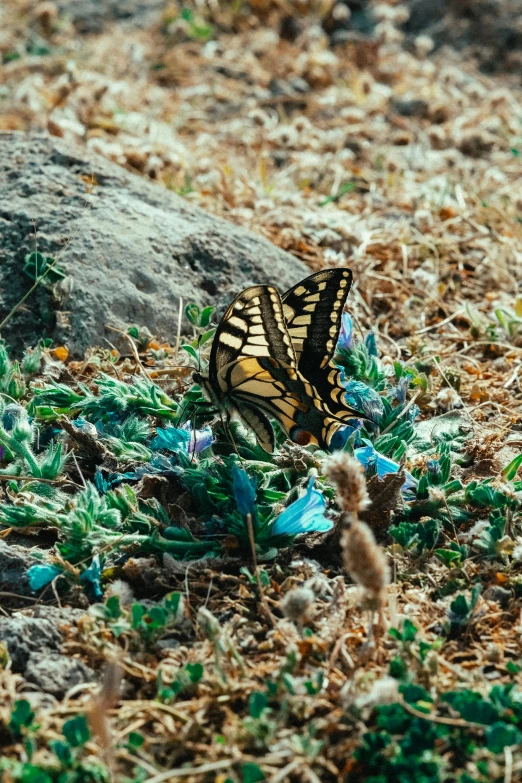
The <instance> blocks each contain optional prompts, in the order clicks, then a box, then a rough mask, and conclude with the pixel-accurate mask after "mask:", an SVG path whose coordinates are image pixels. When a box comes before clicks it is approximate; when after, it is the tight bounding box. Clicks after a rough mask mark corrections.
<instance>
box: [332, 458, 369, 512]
mask: <svg viewBox="0 0 522 783" xmlns="http://www.w3.org/2000/svg"><path fill="white" fill-rule="evenodd" d="M323 467H324V473H325V475H326V477H327V479H328V481H330V482H331V483H332V484H334V485H335V487H336V489H337V502H338V504H339V506H340V507H341V509H342V510H343V511H344V513H345V514H349V513H351V514H357V513H358V512H359V511H362V510H363V509H365V508H366V507H367V506H369V505H370V498H369V497H368V492H367V491H366V479H365V478H364V471H363V468H362V465H361V464H360V463H359V462H357V460H356V459H355V458H354V457H350V455H349V454H347V453H346V452H345V451H338V452H337V453H336V454H333V455H332V456H331V457H329V458H328V459H327V460H326V462H325V464H324V466H323Z"/></svg>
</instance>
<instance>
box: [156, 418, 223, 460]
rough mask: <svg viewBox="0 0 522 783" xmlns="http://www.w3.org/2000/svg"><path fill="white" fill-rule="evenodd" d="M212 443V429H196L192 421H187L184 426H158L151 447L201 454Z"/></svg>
mask: <svg viewBox="0 0 522 783" xmlns="http://www.w3.org/2000/svg"><path fill="white" fill-rule="evenodd" d="M211 444H212V430H211V429H210V427H205V428H204V429H202V430H194V428H193V426H192V423H191V422H190V421H187V422H186V423H185V424H183V426H182V427H164V428H163V427H158V428H157V429H156V437H155V438H154V440H153V441H152V443H151V444H150V445H151V448H152V449H155V450H158V449H165V450H166V451H173V452H175V451H184V452H186V453H187V454H200V453H201V452H202V451H204V450H205V449H208V447H209V446H210V445H211Z"/></svg>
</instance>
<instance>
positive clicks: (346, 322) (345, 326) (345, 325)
mask: <svg viewBox="0 0 522 783" xmlns="http://www.w3.org/2000/svg"><path fill="white" fill-rule="evenodd" d="M352 343H353V321H352V317H351V315H350V314H349V313H343V314H342V318H341V330H340V332H339V338H338V340H337V350H338V351H349V350H350V349H351V347H352Z"/></svg>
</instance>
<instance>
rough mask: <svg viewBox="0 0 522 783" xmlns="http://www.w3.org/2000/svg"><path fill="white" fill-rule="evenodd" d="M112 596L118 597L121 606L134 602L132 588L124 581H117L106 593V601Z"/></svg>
mask: <svg viewBox="0 0 522 783" xmlns="http://www.w3.org/2000/svg"><path fill="white" fill-rule="evenodd" d="M112 595H117V596H118V598H119V599H120V606H127V605H128V604H131V603H132V602H133V601H134V593H133V591H132V587H131V586H130V584H129V583H128V582H124V580H123V579H115V580H114V582H112V583H111V584H110V585H109V586H108V588H107V590H106V591H105V596H104V597H105V599H107V598H110V597H111V596H112Z"/></svg>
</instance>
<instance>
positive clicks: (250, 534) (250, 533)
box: [246, 514, 277, 628]
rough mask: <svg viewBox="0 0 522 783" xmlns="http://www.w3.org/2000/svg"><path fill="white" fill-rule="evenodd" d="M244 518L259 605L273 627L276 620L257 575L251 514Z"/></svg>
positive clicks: (275, 624)
mask: <svg viewBox="0 0 522 783" xmlns="http://www.w3.org/2000/svg"><path fill="white" fill-rule="evenodd" d="M246 518H247V528H248V540H249V541H250V549H251V550H252V560H253V562H254V576H255V578H256V582H257V589H258V590H259V600H260V601H261V605H262V607H263V609H264V612H265V614H266V616H267V618H268V619H269V620H270V622H271V623H272V625H273V627H274V628H275V627H276V626H277V622H276V619H275V617H274V615H273V614H272V612H271V611H270V607H269V606H268V604H267V602H266V598H265V594H264V592H263V585H262V584H261V577H260V576H259V568H258V565H257V554H256V541H255V538H254V526H253V524H252V514H247V517H246Z"/></svg>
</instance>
